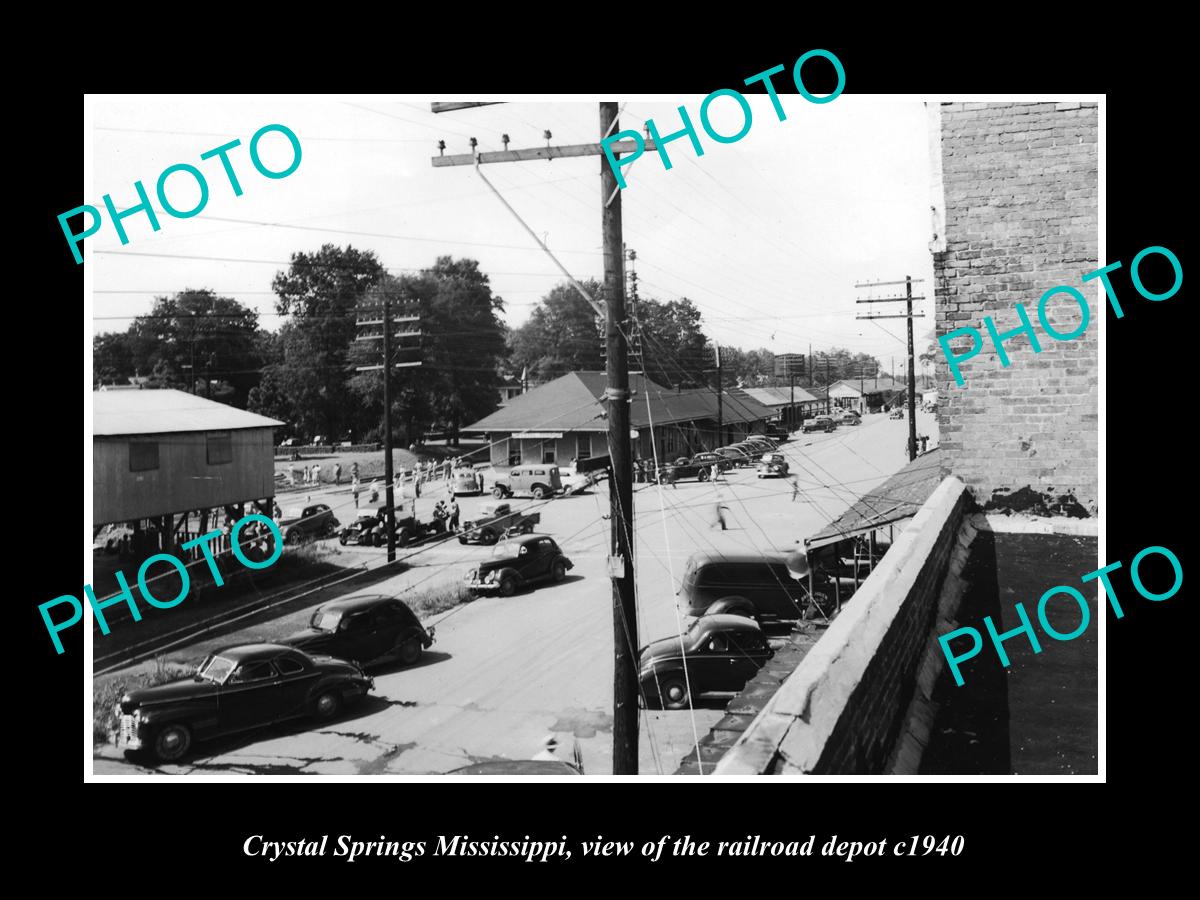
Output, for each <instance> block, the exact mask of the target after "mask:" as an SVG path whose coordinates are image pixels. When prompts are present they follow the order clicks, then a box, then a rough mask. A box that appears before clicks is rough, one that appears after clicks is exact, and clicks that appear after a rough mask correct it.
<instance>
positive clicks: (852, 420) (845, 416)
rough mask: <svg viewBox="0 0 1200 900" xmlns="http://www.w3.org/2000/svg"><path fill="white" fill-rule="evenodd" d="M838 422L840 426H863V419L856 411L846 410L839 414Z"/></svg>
mask: <svg viewBox="0 0 1200 900" xmlns="http://www.w3.org/2000/svg"><path fill="white" fill-rule="evenodd" d="M837 422H838V424H839V425H861V424H862V419H860V418H859V416H858V413H856V412H855V411H854V410H852V409H844V410H842V411H841V412H840V413H838V417H837Z"/></svg>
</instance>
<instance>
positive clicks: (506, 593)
mask: <svg viewBox="0 0 1200 900" xmlns="http://www.w3.org/2000/svg"><path fill="white" fill-rule="evenodd" d="M574 567H575V566H574V563H572V562H571V561H570V560H569V559H567V558H566V556H564V555H563V552H562V550H560V549H559V546H558V544H556V543H555V542H554V538H552V537H550V535H548V534H527V535H524V536H523V537H517V538H512V539H510V540H507V541H501V542H500V543H499V544H497V545H496V546H495V547H493V548H492V558H491V559H488V560H485V561H484V562H481V563H480V564H479V565H478V566H476V567H475V568H474V569H472V570H471V571H470V572H469V573H467V578H466V581H467V585H468V587H470V589H471V590H472V591H476V592H478V593H492V592H495V593H497V594H499V595H500V596H501V597H511V596H512V595H513V594H515V593H516V592H517V591H518V590H520V589H521V588H524V587H527V586H528V585H531V584H536V583H537V582H539V581H562V580H563V579H564V578H566V577H567V570H569V569H572V568H574Z"/></svg>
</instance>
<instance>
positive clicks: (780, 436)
mask: <svg viewBox="0 0 1200 900" xmlns="http://www.w3.org/2000/svg"><path fill="white" fill-rule="evenodd" d="M790 436H791V432H789V431H788V430H787V426H786V425H784V424H783V423H782V422H768V423H767V437H769V438H772V439H774V440H775V441H777V442H779V443H781V444H782V443H783V442H784V441H786V440H787V439H788V438H789V437H790Z"/></svg>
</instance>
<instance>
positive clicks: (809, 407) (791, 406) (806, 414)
mask: <svg viewBox="0 0 1200 900" xmlns="http://www.w3.org/2000/svg"><path fill="white" fill-rule="evenodd" d="M742 390H743V391H745V393H747V394H748V395H750V396H751V397H753V398H754V399H755V400H757V401H758V402H759V403H761V404H762V405H763V406H769V407H770V408H771V410H772V411H773V412H774V413H775V416H776V418H778V420H779V421H780V423H781V424H783V425H785V426H786V427H787V428H788V430H789V431H795V430H796V429H797V428H799V427H800V425H801V423H802V422H803V421H804V420H805V419H810V418H812V417H813V416H815V415H817V414H819V413H823V412H825V407H826V401H825V392H824V391H823V390H821V389H820V388H807V389H806V388H799V387H798V388H792V387H791V386H789V387H748V388H742Z"/></svg>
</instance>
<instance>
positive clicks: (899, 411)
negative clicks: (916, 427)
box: [888, 406, 904, 419]
mask: <svg viewBox="0 0 1200 900" xmlns="http://www.w3.org/2000/svg"><path fill="white" fill-rule="evenodd" d="M888 418H889V419H903V418H904V407H903V406H897V407H896V408H895V409H893V410H892V411H891V412H890V413H889V414H888Z"/></svg>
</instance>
